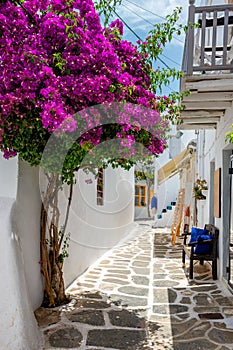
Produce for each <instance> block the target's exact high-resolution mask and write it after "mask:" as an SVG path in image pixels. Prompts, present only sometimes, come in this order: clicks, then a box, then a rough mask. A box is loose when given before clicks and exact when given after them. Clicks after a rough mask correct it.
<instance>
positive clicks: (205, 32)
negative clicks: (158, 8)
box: [182, 0, 233, 75]
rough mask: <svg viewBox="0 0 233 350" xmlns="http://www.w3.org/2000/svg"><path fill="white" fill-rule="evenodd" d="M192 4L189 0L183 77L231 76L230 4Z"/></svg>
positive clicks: (232, 6) (232, 37) (232, 33)
mask: <svg viewBox="0 0 233 350" xmlns="http://www.w3.org/2000/svg"><path fill="white" fill-rule="evenodd" d="M194 3H195V0H189V4H190V6H189V18H188V23H189V24H188V31H187V34H186V40H185V47H184V56H183V65H182V70H183V71H184V73H185V74H186V75H192V74H194V72H202V73H205V72H212V73H214V72H218V73H221V72H222V73H233V4H224V5H213V6H200V7H195V5H194ZM192 24H198V28H197V27H196V26H194V25H192Z"/></svg>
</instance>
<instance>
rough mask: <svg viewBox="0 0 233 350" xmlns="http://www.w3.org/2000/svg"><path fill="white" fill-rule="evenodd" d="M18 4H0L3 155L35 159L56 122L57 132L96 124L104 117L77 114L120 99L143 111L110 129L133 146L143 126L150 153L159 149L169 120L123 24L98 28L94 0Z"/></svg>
mask: <svg viewBox="0 0 233 350" xmlns="http://www.w3.org/2000/svg"><path fill="white" fill-rule="evenodd" d="M16 3H17V1H14V3H11V2H10V1H2V2H1V4H0V149H1V150H2V151H4V156H5V157H6V158H9V157H11V156H14V155H16V153H18V154H19V155H21V157H22V158H24V159H26V160H27V161H29V162H30V163H31V164H37V163H38V162H39V159H40V155H41V153H42V151H43V148H44V146H45V143H46V141H47V140H48V138H49V136H50V135H51V133H53V132H54V131H56V130H58V128H59V126H61V125H62V127H61V128H60V131H62V132H67V131H68V132H73V131H75V129H76V128H77V127H79V123H83V121H84V120H85V123H86V127H89V128H93V127H95V126H96V125H97V124H98V125H100V124H101V116H99V118H98V123H97V124H95V122H93V120H92V118H90V116H88V117H86V119H85V118H82V117H80V120H79V119H78V118H74V115H75V113H77V112H79V111H82V110H85V109H86V108H88V107H91V106H95V105H100V104H104V103H113V102H122V101H123V102H124V101H125V102H130V103H132V104H138V105H140V106H143V107H146V109H147V111H148V113H142V114H141V115H140V114H138V116H137V118H135V120H133V121H132V120H129V117H128V115H127V113H122V115H119V123H120V124H121V125H122V126H123V127H122V128H121V129H120V130H119V128H118V129H117V135H116V132H115V135H114V136H115V137H117V138H122V143H121V144H122V146H123V147H131V145H132V144H133V143H134V142H135V134H137V133H140V132H141V131H142V130H144V129H146V130H150V132H151V135H152V139H151V140H150V143H149V144H148V145H147V146H148V149H149V151H150V153H153V154H159V153H161V152H163V149H164V147H165V145H166V142H165V132H166V129H167V127H168V122H167V121H166V120H164V119H163V118H161V116H160V113H159V111H157V110H158V104H157V103H158V99H157V98H156V96H155V95H154V93H152V92H151V89H150V77H149V74H148V67H147V65H146V60H145V57H144V56H143V54H141V53H140V52H139V51H138V48H137V46H135V45H133V44H132V43H130V42H128V41H126V40H123V39H122V34H123V25H122V23H121V22H120V21H119V20H116V21H114V22H112V23H111V24H110V26H109V27H108V28H103V27H102V26H101V23H100V17H99V15H98V14H97V13H96V11H95V8H94V4H93V2H92V1H91V0H66V1H64V0H25V1H24V2H22V1H20V0H19V1H18V4H16ZM165 98H166V97H165ZM165 98H164V100H165ZM150 110H152V111H153V113H150ZM154 111H157V112H156V113H155V112H154ZM101 130H102V129H101V128H100V127H99V128H98V129H96V130H95V132H87V133H86V134H85V135H83V136H82V139H81V140H80V145H82V147H83V144H85V143H91V144H92V145H96V144H98V143H99V142H101V132H102V131H101ZM152 131H153V132H152ZM123 139H124V140H123ZM136 139H137V137H136Z"/></svg>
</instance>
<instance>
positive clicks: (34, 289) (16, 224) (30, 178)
mask: <svg viewBox="0 0 233 350" xmlns="http://www.w3.org/2000/svg"><path fill="white" fill-rule="evenodd" d="M40 210H41V197H40V191H39V171H38V168H36V167H31V166H30V165H28V163H26V162H24V161H19V171H18V188H17V197H16V203H15V210H14V216H13V229H14V232H15V233H16V234H17V235H18V236H19V238H20V243H21V248H22V254H23V260H24V268H25V278H26V282H27V285H28V292H29V297H30V300H31V304H32V306H33V309H36V308H37V307H39V306H40V305H41V302H42V300H43V282H42V275H41V272H40Z"/></svg>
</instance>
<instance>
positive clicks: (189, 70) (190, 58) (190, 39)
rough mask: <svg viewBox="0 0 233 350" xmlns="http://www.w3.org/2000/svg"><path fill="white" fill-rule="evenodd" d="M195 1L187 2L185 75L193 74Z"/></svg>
mask: <svg viewBox="0 0 233 350" xmlns="http://www.w3.org/2000/svg"><path fill="white" fill-rule="evenodd" d="M194 4H195V0H189V15H188V35H187V44H188V48H187V49H188V51H187V55H188V60H187V74H188V75H192V74H193V49H194V27H193V24H194V23H195V6H194Z"/></svg>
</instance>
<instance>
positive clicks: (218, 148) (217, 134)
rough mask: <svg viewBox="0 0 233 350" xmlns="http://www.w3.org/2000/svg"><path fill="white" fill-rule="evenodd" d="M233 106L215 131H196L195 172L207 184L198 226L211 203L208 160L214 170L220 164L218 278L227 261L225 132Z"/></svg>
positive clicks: (228, 148)
mask: <svg viewBox="0 0 233 350" xmlns="http://www.w3.org/2000/svg"><path fill="white" fill-rule="evenodd" d="M232 115H233V109H229V110H227V111H226V114H225V116H224V117H223V118H221V120H220V122H219V123H218V127H217V130H216V131H213V130H206V131H200V132H199V135H198V144H199V147H198V152H197V160H198V163H197V173H198V175H199V176H200V177H202V178H205V179H206V180H207V182H208V184H209V190H208V194H207V200H205V201H198V226H200V227H201V226H203V225H204V224H205V223H207V222H210V221H211V217H210V213H211V208H213V206H214V203H213V200H210V198H211V191H212V193H213V191H214V186H213V184H212V185H211V176H210V174H211V164H212V165H213V164H214V166H215V170H216V169H218V168H221V217H220V218H213V222H214V224H215V225H216V226H217V227H218V228H219V230H220V236H219V262H218V265H219V266H218V267H219V278H220V279H222V278H224V279H227V274H226V267H227V265H228V254H229V253H228V243H229V208H230V207H229V206H230V196H229V193H230V188H229V184H230V175H229V174H228V168H229V157H230V154H231V152H232V150H233V145H232V144H227V143H226V142H225V135H226V132H227V131H228V130H229V127H230V125H231V124H232Z"/></svg>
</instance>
